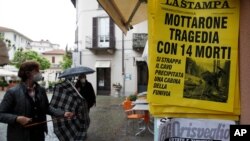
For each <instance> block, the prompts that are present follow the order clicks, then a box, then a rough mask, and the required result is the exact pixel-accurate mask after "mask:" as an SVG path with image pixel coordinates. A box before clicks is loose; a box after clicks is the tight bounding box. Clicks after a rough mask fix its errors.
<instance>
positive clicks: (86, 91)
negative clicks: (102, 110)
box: [75, 74, 96, 111]
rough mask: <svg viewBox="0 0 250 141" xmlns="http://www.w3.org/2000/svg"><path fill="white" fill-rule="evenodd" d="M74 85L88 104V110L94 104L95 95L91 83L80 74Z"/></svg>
mask: <svg viewBox="0 0 250 141" xmlns="http://www.w3.org/2000/svg"><path fill="white" fill-rule="evenodd" d="M75 87H76V88H77V90H78V91H79V92H80V94H81V95H82V96H83V97H84V98H85V99H86V101H87V104H88V111H89V110H90V108H91V107H93V106H94V105H95V104H96V96H95V92H94V89H93V86H92V84H91V83H90V82H89V81H87V77H86V75H85V74H80V75H79V76H78V80H77V82H76V85H75Z"/></svg>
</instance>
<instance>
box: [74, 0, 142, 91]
mask: <svg viewBox="0 0 250 141" xmlns="http://www.w3.org/2000/svg"><path fill="white" fill-rule="evenodd" d="M76 9H77V10H78V11H77V12H76V13H77V17H78V18H77V19H78V20H77V23H76V24H77V26H78V38H79V43H78V48H79V51H82V65H84V66H88V67H91V68H94V69H96V68H95V62H96V61H99V60H110V61H111V85H112V84H113V83H116V82H119V83H120V84H123V75H122V32H121V30H120V29H119V28H118V27H117V26H115V37H116V51H114V54H98V55H96V54H94V53H92V52H91V51H90V50H89V49H86V48H85V46H86V44H85V38H86V36H90V37H91V38H92V19H93V17H107V16H108V14H106V12H105V11H104V10H100V9H98V3H97V1H93V0H84V1H80V0H78V6H76ZM132 33H147V22H143V23H141V24H138V25H136V26H134V29H133V30H131V31H129V32H128V33H127V35H126V36H125V38H124V47H125V51H124V53H125V55H124V60H125V61H124V64H125V74H127V75H131V80H126V81H125V94H126V95H129V94H133V93H134V92H135V91H137V66H136V60H135V58H137V57H141V55H142V53H138V52H136V51H134V50H133V49H132ZM78 55H79V54H78ZM78 55H77V54H76V53H74V58H75V57H77V56H78ZM74 60H78V59H76V58H75V59H74ZM73 64H79V63H73ZM87 78H88V80H89V81H90V82H91V83H92V84H93V87H94V89H95V91H96V73H94V74H91V75H88V76H87ZM111 91H112V86H111Z"/></svg>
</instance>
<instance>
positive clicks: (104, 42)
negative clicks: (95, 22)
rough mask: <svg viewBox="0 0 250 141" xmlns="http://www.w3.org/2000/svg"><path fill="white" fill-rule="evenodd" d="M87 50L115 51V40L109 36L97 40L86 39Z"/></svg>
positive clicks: (102, 36)
mask: <svg viewBox="0 0 250 141" xmlns="http://www.w3.org/2000/svg"><path fill="white" fill-rule="evenodd" d="M85 45H86V48H87V49H115V39H114V38H111V37H110V36H107V35H99V36H97V37H95V38H92V37H91V36H86V37H85Z"/></svg>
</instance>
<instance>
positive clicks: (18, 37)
mask: <svg viewBox="0 0 250 141" xmlns="http://www.w3.org/2000/svg"><path fill="white" fill-rule="evenodd" d="M0 36H1V37H2V38H3V39H4V41H5V43H6V45H7V48H8V50H9V59H10V60H12V59H13V58H14V53H15V51H16V50H17V49H30V48H31V42H32V40H31V39H30V38H28V37H26V36H25V35H23V34H21V33H19V32H17V31H16V30H14V29H10V28H7V27H0Z"/></svg>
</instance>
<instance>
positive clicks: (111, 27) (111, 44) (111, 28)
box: [109, 18, 115, 48]
mask: <svg viewBox="0 0 250 141" xmlns="http://www.w3.org/2000/svg"><path fill="white" fill-rule="evenodd" d="M109 19H110V21H109V37H110V40H109V47H111V48H115V24H114V22H113V20H112V19H111V18H109Z"/></svg>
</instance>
